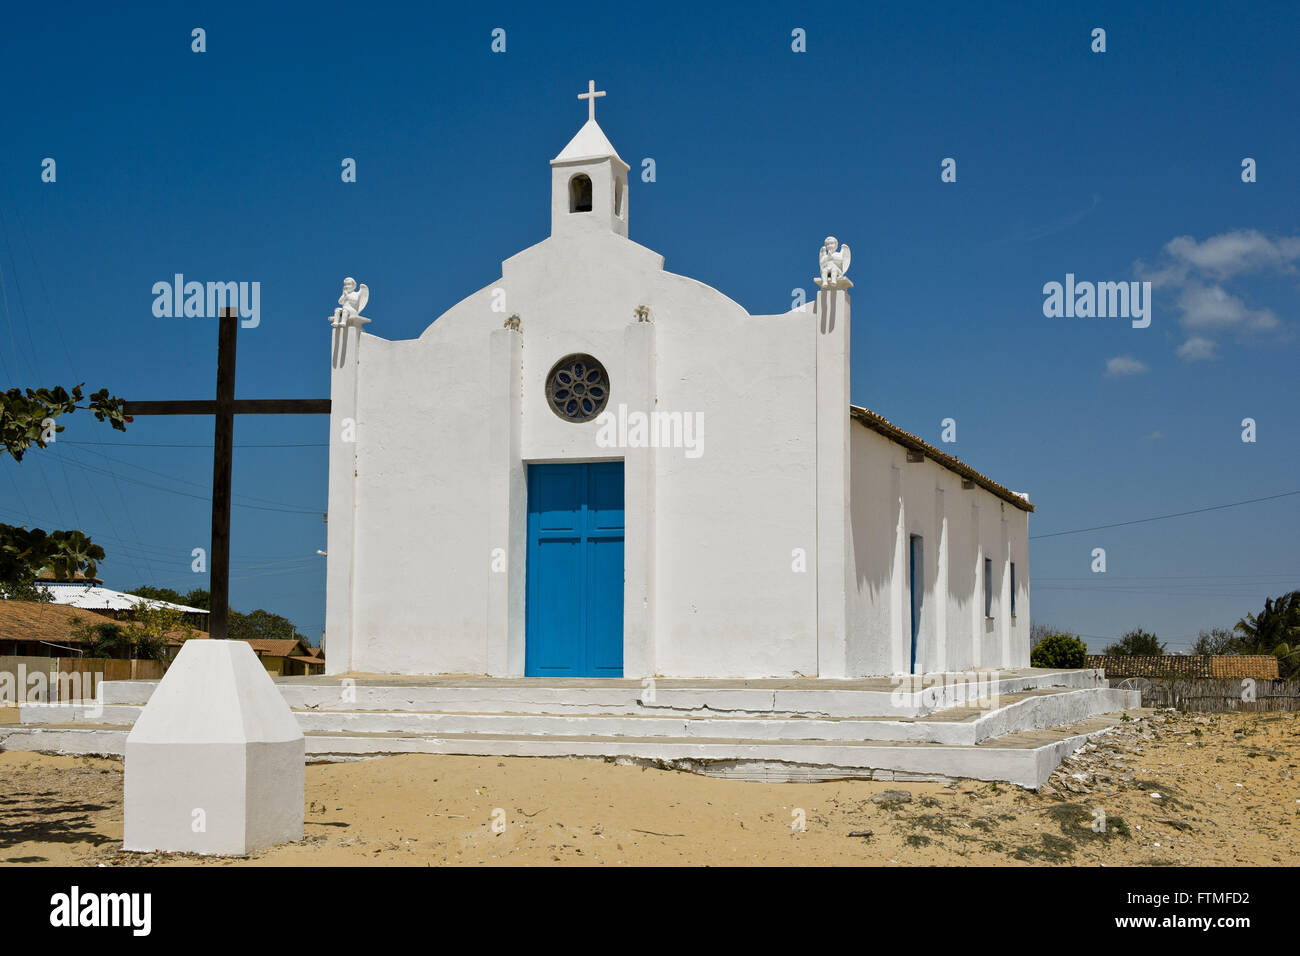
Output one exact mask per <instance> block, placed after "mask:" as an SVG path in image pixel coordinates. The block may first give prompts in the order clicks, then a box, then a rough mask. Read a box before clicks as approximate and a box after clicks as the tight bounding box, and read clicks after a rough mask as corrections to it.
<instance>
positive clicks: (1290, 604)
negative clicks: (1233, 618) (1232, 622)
mask: <svg viewBox="0 0 1300 956" xmlns="http://www.w3.org/2000/svg"><path fill="white" fill-rule="evenodd" d="M1237 630H1238V632H1240V633H1241V635H1242V639H1243V643H1244V644H1245V645H1247V646H1246V647H1245V648H1243V649H1244V650H1250V651H1253V652H1254V653H1256V654H1276V655H1277V657H1278V662H1279V664H1280V665H1281V667H1282V670H1283V672H1284V673H1288V672H1290V671H1293V670H1295V669H1297V668H1300V591H1292V592H1291V593H1290V594H1283V595H1282V596H1281V597H1278V598H1266V599H1265V600H1264V610H1263V611H1261V612H1260V613H1259V614H1247V615H1246V616H1245V617H1244V618H1242V619H1241V620H1240V621H1238V622H1237Z"/></svg>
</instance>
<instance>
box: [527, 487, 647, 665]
mask: <svg viewBox="0 0 1300 956" xmlns="http://www.w3.org/2000/svg"><path fill="white" fill-rule="evenodd" d="M527 576H528V583H527V595H526V600H527V605H526V611H525V633H526V645H525V648H526V649H525V653H524V674H525V675H527V676H529V677H622V676H623V463H622V462H621V461H613V462H591V463H583V464H562V465H530V466H529V467H528V566H527Z"/></svg>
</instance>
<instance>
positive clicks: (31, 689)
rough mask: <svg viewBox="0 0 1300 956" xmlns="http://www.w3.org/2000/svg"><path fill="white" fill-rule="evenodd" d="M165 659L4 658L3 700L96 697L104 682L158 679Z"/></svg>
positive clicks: (0, 661) (0, 666) (0, 660)
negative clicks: (162, 660)
mask: <svg viewBox="0 0 1300 956" xmlns="http://www.w3.org/2000/svg"><path fill="white" fill-rule="evenodd" d="M163 669H164V668H163V664H162V662H161V661H143V660H137V659H134V658H133V659H131V660H117V659H114V658H104V657H12V656H9V657H0V703H6V704H9V703H33V702H35V701H38V700H39V701H42V702H45V703H51V704H53V703H57V702H60V701H62V702H66V701H70V700H93V699H94V697H95V695H96V693H97V692H98V690H99V683H100V681H105V680H157V679H159V678H160V677H162V675H163Z"/></svg>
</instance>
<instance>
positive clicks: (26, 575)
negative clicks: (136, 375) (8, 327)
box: [0, 382, 131, 597]
mask: <svg viewBox="0 0 1300 956" xmlns="http://www.w3.org/2000/svg"><path fill="white" fill-rule="evenodd" d="M84 384H85V383H84V382H83V383H82V385H84ZM83 401H84V404H78V403H81V402H83ZM78 409H85V410H88V411H91V412H94V414H95V418H96V419H97V420H98V421H101V422H105V421H106V422H108V423H109V424H111V425H112V426H113V428H115V429H116V430H118V431H126V425H127V422H129V421H131V418H130V416H128V415H127V414H126V412H125V410H124V409H125V402H124V401H123V400H122V399H120V398H113V397H111V396H110V395H109V394H108V389H100V390H99V391H98V392H95V393H93V394H91V395H90V396H89V397H88V398H87V397H86V396H84V395H83V393H82V391H81V385H78V386H76V387H75V388H73V389H72V391H71V392H68V391H67V390H66V389H64V388H62V387H57V388H38V389H30V388H29V389H26V390H23V389H18V388H11V389H9V390H8V391H6V392H2V393H0V445H2V447H3V449H4V451H5V452H8V454H9V456H10V457H11V458H13V460H14V461H15V462H19V463H21V462H22V460H23V455H24V454H26V452H27V451H28V449H30V448H31V447H32V446H35V447H37V448H46V447H48V446H49V444H50V442H53V441H55V440H56V436H57V435H58V433H59V432H61V431H63V426H62V425H60V424H59V423H58V419H59V418H60V417H62V416H64V415H70V414H72V413H73V412H75V411H77V410H78ZM103 560H104V549H103V548H101V547H100V546H99V545H97V544H94V543H92V542H91V540H90V539H89V538H88V537H86V535H85V534H84V533H82V532H81V531H50V532H45V531H42V530H41V529H40V528H28V527H27V526H26V525H10V524H0V594H3V595H4V596H5V597H13V596H17V595H20V594H28V593H30V591H29V589H30V587H31V586H32V584H33V582H35V580H36V576H37V575H38V574H39V573H40V572H41V570H42V569H44V568H48V569H49V570H51V571H53V572H54V573H55V574H56V575H58V576H59V577H69V578H70V577H73V576H74V575H76V574H77V572H81V573H83V574H86V575H88V576H92V577H93V576H94V574H95V572H96V570H97V569H98V565H97V563H98V562H100V561H103Z"/></svg>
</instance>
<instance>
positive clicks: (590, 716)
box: [21, 687, 1129, 746]
mask: <svg viewBox="0 0 1300 956" xmlns="http://www.w3.org/2000/svg"><path fill="white" fill-rule="evenodd" d="M998 704H999V706H998V707H996V708H991V709H987V710H985V709H980V708H973V707H972V708H960V709H956V708H954V709H952V710H949V711H941V712H937V713H933V714H930V715H926V716H923V717H915V718H899V719H889V718H884V717H824V716H795V717H790V716H784V715H782V716H779V717H773V716H758V715H750V714H727V713H722V714H719V713H714V712H711V711H708V712H704V713H700V712H686V713H663V714H659V713H644V712H643V713H633V714H625V713H615V714H600V713H562V714H537V713H516V712H508V713H481V712H479V713H476V712H460V711H420V710H343V709H331V710H325V709H321V710H301V709H297V710H294V716H296V717H297V718H298V723H299V725H300V726H301V727H302V730H303V733H304V734H307V733H342V734H405V735H408V736H421V735H435V736H450V735H460V736H465V735H475V734H498V735H501V734H504V735H512V736H564V737H583V736H590V737H600V738H605V737H636V738H652V737H674V738H687V739H699V738H712V739H747V740H772V741H776V740H818V741H844V742H861V741H880V742H899V743H938V744H948V745H953V746H962V745H965V746H973V745H974V744H977V743H979V742H980V741H982V740H985V739H988V738H989V737H996V736H1001V735H1003V734H1008V733H1014V732H1017V731H1022V730H1033V729H1037V728H1041V727H1052V726H1059V725H1062V724H1067V723H1071V722H1074V721H1077V720H1082V719H1085V718H1087V717H1090V716H1093V715H1095V714H1102V713H1110V712H1114V711H1118V710H1123V709H1124V707H1125V706H1128V705H1129V704H1128V695H1127V692H1124V691H1117V690H1111V689H1109V688H1102V687H1091V688H1049V689H1041V690H1034V691H1027V692H1024V693H1021V694H1013V695H1008V696H1005V697H1002V698H1001V699H1000V700H999V702H998ZM143 709H144V708H143V706H142V705H140V704H104V705H103V708H102V711H97V710H96V708H93V707H84V708H69V707H67V706H64V705H55V706H48V707H43V706H41V705H31V704H29V705H24V707H23V708H22V715H21V716H22V723H23V724H24V725H36V724H51V723H53V724H70V723H100V724H120V725H125V726H130V725H132V724H133V723H134V722H135V719H136V717H137V716H138V715H139V713H140V712H141V711H142V710H143Z"/></svg>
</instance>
